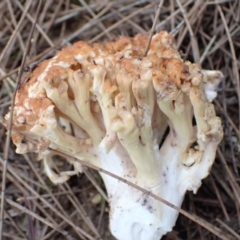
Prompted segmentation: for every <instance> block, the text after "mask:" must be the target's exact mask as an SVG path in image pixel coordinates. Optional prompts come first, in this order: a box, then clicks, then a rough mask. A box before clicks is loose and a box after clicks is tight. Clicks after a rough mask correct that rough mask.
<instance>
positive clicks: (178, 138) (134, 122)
mask: <svg viewBox="0 0 240 240" xmlns="http://www.w3.org/2000/svg"><path fill="white" fill-rule="evenodd" d="M146 45H147V36H145V35H137V36H135V37H134V38H128V37H123V38H121V39H119V40H117V41H116V42H109V43H106V44H103V45H101V44H92V45H90V44H88V43H86V42H82V41H80V42H77V43H75V44H74V45H73V46H71V47H67V48H64V49H63V50H61V51H60V52H58V53H57V54H56V55H55V57H53V58H52V59H49V60H46V61H44V62H42V63H41V64H40V65H39V66H38V67H37V68H36V69H35V70H34V71H33V72H32V74H31V76H30V80H29V81H28V82H27V83H26V84H25V85H24V86H21V88H20V89H19V90H18V93H17V96H16V99H15V107H14V112H13V126H12V128H13V131H12V139H13V142H14V144H15V145H16V147H17V149H16V152H17V153H21V154H22V153H27V152H36V153H38V154H39V155H40V156H41V158H42V159H43V161H44V168H45V171H46V174H47V175H48V176H49V178H50V179H51V180H52V181H53V182H54V183H56V184H58V183H62V182H64V181H66V180H67V179H68V178H69V177H70V176H71V175H73V174H77V173H78V172H81V170H82V169H81V164H80V163H79V162H77V161H74V160H73V159H79V160H81V161H83V162H84V161H85V162H89V163H91V164H93V165H94V166H98V167H101V168H102V169H105V170H107V171H109V172H112V173H114V174H116V175H118V176H120V177H123V178H125V179H127V180H128V181H130V182H133V183H135V184H137V185H139V186H141V187H143V188H145V189H147V190H149V191H152V192H153V193H154V194H156V195H158V196H161V197H162V198H163V199H165V200H167V201H169V202H171V203H172V204H174V205H176V206H181V203H182V201H183V197H184V195H185V192H186V191H187V190H192V191H193V192H194V193H196V192H197V190H198V188H199V187H200V185H201V181H202V179H203V178H205V177H206V176H207V175H208V174H209V171H210V168H211V166H212V164H213V162H214V159H215V154H216V149H217V146H218V144H219V142H220V141H221V139H222V136H223V132H222V126H221V121H220V119H219V118H218V117H216V114H215V111H214V106H213V104H212V103H211V102H210V101H211V100H212V99H213V98H214V97H215V96H216V92H215V88H216V86H217V84H218V82H219V80H220V79H221V78H222V74H221V73H220V72H218V71H202V70H200V68H199V67H198V66H197V65H196V64H192V63H190V62H188V61H186V62H185V61H183V60H182V59H181V56H180V54H179V53H178V51H177V50H176V47H175V45H174V40H173V38H172V36H170V35H169V34H168V33H167V32H166V31H162V32H160V33H158V34H156V35H155V36H154V37H153V39H152V42H151V46H150V50H149V52H148V54H147V56H146V57H143V53H144V51H145V47H146ZM6 119H7V120H8V119H9V115H7V116H6ZM193 119H194V120H193ZM167 129H169V130H167ZM166 131H168V133H167V132H166ZM166 134H167V136H166V137H164V136H165V135H166ZM56 152H58V153H59V154H60V155H61V154H64V155H66V156H69V158H67V159H66V160H67V161H69V162H70V163H71V164H72V165H73V170H72V171H67V172H62V173H60V174H56V173H55V172H54V171H53V170H52V169H51V161H52V160H53V159H52V157H53V156H54V155H55V154H56ZM100 174H101V176H102V178H103V180H104V183H105V186H106V189H107V192H108V197H109V204H110V208H111V212H110V229H111V232H112V234H113V235H114V236H115V237H116V238H117V239H120V240H158V239H159V238H161V236H163V235H164V234H166V233H167V232H168V231H171V229H172V227H173V226H174V224H175V221H176V219H177V216H178V212H177V211H176V210H174V209H171V208H170V207H168V206H166V205H165V204H163V203H161V202H159V201H156V200H155V199H153V198H152V197H150V196H149V195H146V194H144V193H142V192H140V191H139V190H137V189H134V188H132V187H130V186H128V185H127V184H125V183H123V182H119V181H118V180H117V179H114V178H112V177H110V176H108V175H106V174H103V173H100Z"/></svg>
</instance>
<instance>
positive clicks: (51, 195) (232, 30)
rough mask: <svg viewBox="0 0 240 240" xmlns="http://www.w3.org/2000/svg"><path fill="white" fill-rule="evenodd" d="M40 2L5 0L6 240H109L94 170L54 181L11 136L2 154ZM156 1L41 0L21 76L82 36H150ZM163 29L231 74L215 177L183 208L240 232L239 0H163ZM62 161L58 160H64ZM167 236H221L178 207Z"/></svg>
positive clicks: (0, 99) (190, 52) (0, 56)
mask: <svg viewBox="0 0 240 240" xmlns="http://www.w3.org/2000/svg"><path fill="white" fill-rule="evenodd" d="M162 1H163V0H162ZM39 2H40V1H36V0H28V1H24V0H1V1H0V16H1V20H0V39H1V40H0V123H1V125H0V137H1V139H2V141H1V142H0V161H1V165H0V177H1V179H2V183H3V184H2V188H1V189H3V186H4V185H5V187H6V188H5V196H4V198H5V205H4V220H3V228H2V229H1V230H0V231H2V236H3V238H2V239H14V240H20V239H31V240H38V239H41V240H43V239H100V237H101V239H104V240H111V239H113V237H112V236H111V234H110V232H109V230H108V212H109V207H108V204H107V202H106V201H105V200H104V198H102V197H101V193H99V189H100V192H101V191H103V192H105V188H104V184H103V182H102V180H101V178H100V175H99V174H98V172H96V171H94V170H92V169H87V168H84V173H83V174H81V175H79V176H73V177H72V178H71V179H70V180H69V181H68V182H67V183H64V184H62V185H57V186H55V185H53V184H52V183H51V182H50V180H49V179H48V178H47V177H46V175H45V173H44V171H43V165H42V162H41V161H40V162H39V161H37V157H36V155H35V154H33V153H32V154H28V155H17V154H16V153H15V147H14V145H13V144H12V143H10V147H9V148H8V149H7V150H8V153H9V155H8V156H7V155H6V149H5V148H4V146H6V145H7V144H6V128H5V126H4V124H3V122H4V120H3V118H4V115H5V114H6V112H8V109H9V107H10V105H11V101H12V97H13V93H14V89H15V87H16V81H17V76H18V72H19V69H20V65H21V61H22V58H23V56H24V53H25V52H26V50H27V49H28V48H29V46H28V37H29V34H30V32H31V28H32V23H34V20H35V17H36V13H37V7H38V4H39ZM158 4H159V1H151V0H150V1H145V0H140V1H137V0H116V1H113V0H112V1H111V0H58V1H56V0H48V1H43V6H42V9H41V11H40V16H39V19H38V22H37V25H36V27H35V31H34V33H33V35H32V41H31V46H30V48H29V52H28V54H27V56H26V65H25V67H24V69H23V70H24V74H25V75H26V74H28V71H31V70H32V69H33V68H34V67H35V66H37V65H38V64H39V62H41V61H43V60H44V59H47V58H50V57H52V56H54V54H55V53H56V51H58V50H59V49H61V48H62V47H63V46H69V45H71V44H72V43H73V42H76V41H78V40H85V41H88V42H90V43H92V42H106V41H109V40H115V39H117V38H119V37H120V36H134V35H135V34H137V33H145V34H149V32H150V30H151V27H152V24H153V20H154V16H155V14H156V9H157V7H158ZM161 30H167V31H169V32H170V33H171V34H172V35H173V36H174V37H175V39H176V44H177V47H178V49H179V51H181V53H182V55H183V56H184V59H187V60H190V61H192V62H197V63H199V65H200V66H201V67H202V68H203V69H216V70H220V71H222V73H223V74H224V76H225V78H224V80H223V81H222V83H221V84H220V85H219V87H218V89H217V92H218V97H217V98H216V99H215V100H214V105H215V109H216V112H217V115H218V116H220V118H221V119H222V124H223V127H224V139H223V140H222V142H221V143H220V145H219V148H218V151H217V155H216V161H215V163H214V165H213V167H212V170H211V173H210V175H209V176H208V177H207V178H206V179H204V181H203V184H202V186H201V188H200V189H199V191H198V193H197V194H193V193H192V192H188V193H187V194H186V196H185V200H184V202H183V204H182V208H183V209H184V210H186V211H188V212H189V213H191V214H192V215H193V216H195V215H196V216H199V217H201V218H202V219H204V220H205V225H206V226H208V227H209V228H214V229H216V230H217V231H218V232H220V236H221V234H225V235H227V236H228V237H229V239H240V176H239V171H240V127H239V126H240V87H239V86H240V81H239V69H240V1H239V0H215V1H214V0H165V1H164V2H163V5H162V7H161V11H160V15H159V17H158V19H157V24H156V28H155V32H159V31H161ZM6 156H7V159H8V164H7V172H4V170H3V169H4V166H6V161H5V158H6ZM58 160H59V161H60V159H58ZM60 162H61V163H62V166H61V167H63V166H65V165H66V163H65V162H64V161H60ZM66 167H69V166H66ZM2 198H3V194H2V195H1V199H2ZM1 206H2V205H1ZM0 219H1V218H0ZM163 239H164V240H180V239H182V240H187V239H188V240H216V239H221V237H219V236H216V235H214V234H212V233H211V232H210V231H209V230H206V228H203V227H201V226H200V225H198V224H197V223H196V222H194V221H192V220H190V219H188V218H186V217H184V216H182V215H180V216H179V218H178V220H177V223H176V226H175V227H174V229H173V231H172V232H171V233H168V234H167V235H166V236H164V237H163Z"/></svg>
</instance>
